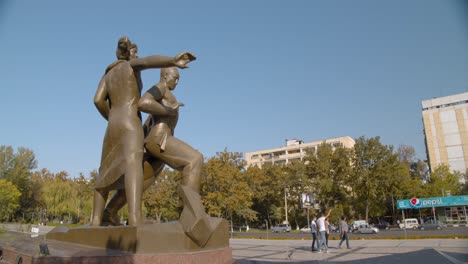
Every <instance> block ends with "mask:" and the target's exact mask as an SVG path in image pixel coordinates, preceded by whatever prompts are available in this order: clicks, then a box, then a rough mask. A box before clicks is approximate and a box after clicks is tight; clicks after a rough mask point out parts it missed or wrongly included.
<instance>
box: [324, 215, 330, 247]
mask: <svg viewBox="0 0 468 264" xmlns="http://www.w3.org/2000/svg"><path fill="white" fill-rule="evenodd" d="M329 235H330V223H329V222H328V217H327V218H325V239H326V243H327V247H328V236H329Z"/></svg>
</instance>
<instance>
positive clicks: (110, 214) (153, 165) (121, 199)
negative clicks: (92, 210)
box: [102, 157, 165, 225]
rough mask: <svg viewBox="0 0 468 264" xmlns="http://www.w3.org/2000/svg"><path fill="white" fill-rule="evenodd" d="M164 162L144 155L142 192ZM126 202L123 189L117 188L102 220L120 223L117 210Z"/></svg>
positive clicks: (152, 180) (159, 170) (162, 166)
mask: <svg viewBox="0 0 468 264" xmlns="http://www.w3.org/2000/svg"><path fill="white" fill-rule="evenodd" d="M164 165H165V164H164V163H163V162H162V161H161V160H157V159H154V158H150V157H145V158H144V161H143V175H144V183H143V192H144V191H145V190H146V189H148V188H149V187H150V186H151V185H152V184H153V183H154V181H155V179H156V177H157V176H158V175H159V173H161V171H162V169H163V168H164ZM126 203H127V197H126V194H125V190H118V191H117V192H116V193H115V194H114V196H113V197H112V198H111V200H110V201H109V203H108V204H107V206H106V209H105V210H104V215H103V219H102V221H103V222H107V223H109V224H111V225H120V219H119V217H118V212H119V211H120V209H122V208H123V207H124V206H125V204H126Z"/></svg>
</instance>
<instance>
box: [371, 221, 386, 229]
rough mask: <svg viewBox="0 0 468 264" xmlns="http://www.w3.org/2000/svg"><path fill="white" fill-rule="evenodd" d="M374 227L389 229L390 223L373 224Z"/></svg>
mask: <svg viewBox="0 0 468 264" xmlns="http://www.w3.org/2000/svg"><path fill="white" fill-rule="evenodd" d="M374 226H375V227H377V228H378V229H386V230H388V229H390V223H389V222H380V223H378V224H375V225H374Z"/></svg>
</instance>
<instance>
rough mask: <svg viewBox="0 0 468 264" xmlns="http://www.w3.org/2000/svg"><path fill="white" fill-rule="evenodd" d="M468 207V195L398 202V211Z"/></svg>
mask: <svg viewBox="0 0 468 264" xmlns="http://www.w3.org/2000/svg"><path fill="white" fill-rule="evenodd" d="M465 205H468V195H462V196H445V197H433V198H416V197H415V198H411V199H408V200H398V201H397V206H398V209H418V208H432V207H452V206H465Z"/></svg>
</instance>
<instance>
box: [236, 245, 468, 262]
mask: <svg viewBox="0 0 468 264" xmlns="http://www.w3.org/2000/svg"><path fill="white" fill-rule="evenodd" d="M338 242H339V241H336V240H334V241H329V246H330V253H328V254H327V253H315V252H314V253H313V252H311V251H310V249H311V245H310V244H311V240H259V239H231V240H230V245H231V247H232V249H233V258H234V259H235V261H236V263H238V264H244V263H353V264H354V263H356V264H357V263H364V264H367V263H369V264H370V263H397V264H406V263H408V264H415V263H424V264H436V263H437V264H444V263H447V264H451V263H456V264H459V263H468V239H418V240H351V241H350V246H351V249H346V245H345V244H343V245H342V247H343V248H342V249H338V248H337V245H338Z"/></svg>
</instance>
